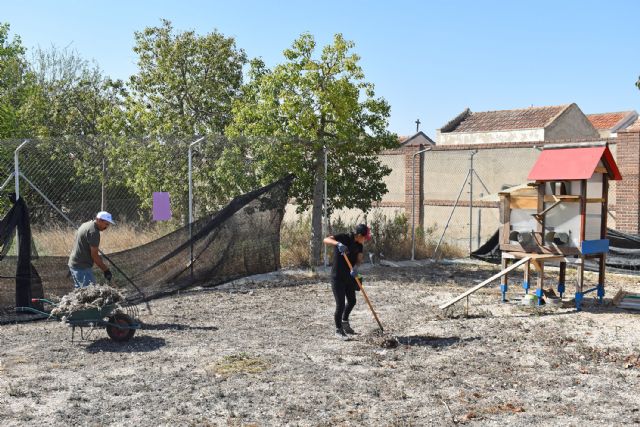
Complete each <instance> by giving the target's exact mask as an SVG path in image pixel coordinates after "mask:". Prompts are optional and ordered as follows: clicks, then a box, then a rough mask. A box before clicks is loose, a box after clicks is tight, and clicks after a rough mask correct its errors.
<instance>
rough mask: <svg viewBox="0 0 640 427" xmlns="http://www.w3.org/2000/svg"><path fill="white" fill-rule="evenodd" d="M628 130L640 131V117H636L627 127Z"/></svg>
mask: <svg viewBox="0 0 640 427" xmlns="http://www.w3.org/2000/svg"><path fill="white" fill-rule="evenodd" d="M625 130H626V131H628V132H640V117H639V118H637V119H636V121H635V122H633V123H632V124H631V125H629V126H628V127H627V128H625Z"/></svg>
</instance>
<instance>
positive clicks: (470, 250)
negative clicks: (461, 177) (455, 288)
mask: <svg viewBox="0 0 640 427" xmlns="http://www.w3.org/2000/svg"><path fill="white" fill-rule="evenodd" d="M477 153H478V150H473V151H472V152H471V155H470V156H469V256H471V252H473V174H474V171H473V156H475V155H476V154H477Z"/></svg>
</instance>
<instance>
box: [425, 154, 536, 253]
mask: <svg viewBox="0 0 640 427" xmlns="http://www.w3.org/2000/svg"><path fill="white" fill-rule="evenodd" d="M539 153H540V152H539V151H538V150H537V149H535V148H531V147H523V148H499V149H485V150H468V151H467V150H437V151H430V152H427V153H426V155H425V157H424V193H423V198H424V202H423V203H424V223H423V226H424V228H425V229H427V230H430V232H431V234H432V235H435V236H437V238H438V241H440V240H441V239H442V241H443V242H448V243H450V244H452V245H455V246H458V247H460V248H465V249H466V251H467V253H468V252H471V251H472V250H475V249H477V248H478V247H479V246H480V245H482V243H484V242H485V241H486V240H488V239H489V238H490V237H491V236H492V235H493V234H494V233H495V231H496V230H497V229H498V226H499V216H498V213H499V212H498V196H497V193H498V192H499V191H501V190H504V189H505V188H508V187H511V186H514V185H519V184H522V183H526V182H527V175H528V173H529V170H530V169H531V167H532V166H533V164H534V163H535V160H536V159H537V157H538V155H539Z"/></svg>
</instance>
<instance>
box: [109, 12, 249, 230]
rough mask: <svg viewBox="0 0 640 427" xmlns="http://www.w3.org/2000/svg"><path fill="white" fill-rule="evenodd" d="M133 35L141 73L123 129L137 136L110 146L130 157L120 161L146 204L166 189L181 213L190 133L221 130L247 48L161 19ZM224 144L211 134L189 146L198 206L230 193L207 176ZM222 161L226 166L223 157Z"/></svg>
mask: <svg viewBox="0 0 640 427" xmlns="http://www.w3.org/2000/svg"><path fill="white" fill-rule="evenodd" d="M135 41H136V44H135V47H134V49H133V50H134V52H135V53H136V54H138V72H137V73H136V74H135V75H133V76H132V77H131V79H130V81H129V86H130V88H131V93H130V95H129V96H128V98H127V101H126V119H125V123H124V129H125V133H126V134H127V135H129V136H131V137H135V138H136V139H135V140H134V141H132V140H131V138H128V139H123V140H122V141H121V143H120V144H119V146H118V148H117V149H116V150H115V151H116V153H117V158H119V159H127V161H126V162H123V163H121V164H120V165H119V168H120V169H121V170H122V175H123V177H124V179H125V180H126V182H127V184H128V185H129V186H130V187H131V188H133V189H135V192H136V194H138V196H139V197H140V198H141V199H142V200H143V203H144V204H145V206H146V205H150V203H151V198H150V195H151V193H152V192H153V191H168V192H169V193H170V194H171V197H172V204H173V205H174V206H175V207H176V209H175V212H176V214H177V215H182V216H183V217H184V218H185V220H186V219H187V216H186V213H187V211H188V181H187V176H188V150H189V145H190V144H191V143H192V142H194V141H195V140H196V137H195V136H194V135H213V134H215V133H221V132H222V131H223V130H224V128H225V126H226V125H227V124H228V123H229V122H230V117H231V104H232V101H233V100H234V99H235V98H236V97H237V96H238V95H239V90H240V86H241V84H242V67H243V65H244V64H245V63H246V55H245V53H244V51H243V50H242V49H238V48H236V46H235V40H234V39H233V38H230V37H225V36H224V35H222V34H220V33H218V32H217V31H214V32H212V33H209V34H207V35H205V36H199V35H197V34H195V33H194V32H193V31H185V32H179V33H176V32H175V31H174V29H173V26H172V24H171V22H169V21H166V20H163V21H162V25H161V26H159V27H148V28H145V29H144V30H143V31H140V32H136V33H135ZM114 123H115V125H116V126H121V123H122V122H120V121H118V120H114ZM141 135H144V137H142V138H141V137H140V136H141ZM224 143H225V141H224V140H223V139H221V138H218V137H213V136H209V137H208V138H207V140H206V141H203V142H201V143H199V144H198V145H196V146H194V147H193V182H194V194H197V202H198V206H199V209H200V210H202V211H206V210H209V211H210V210H215V208H216V207H217V205H218V204H219V203H222V201H224V202H226V201H227V200H228V198H227V197H226V195H227V194H228V193H234V191H233V189H234V187H231V190H230V191H226V190H222V189H221V188H223V185H224V181H222V182H223V184H220V183H219V182H217V181H216V180H215V179H214V177H213V176H212V175H213V172H212V168H214V167H219V166H220V165H216V164H215V163H214V162H215V161H216V160H217V159H219V158H220V155H221V152H222V148H221V145H222V144H224ZM220 164H221V166H222V167H226V165H225V163H224V160H221V161H220ZM221 194H223V195H222V196H221ZM233 195H235V194H233Z"/></svg>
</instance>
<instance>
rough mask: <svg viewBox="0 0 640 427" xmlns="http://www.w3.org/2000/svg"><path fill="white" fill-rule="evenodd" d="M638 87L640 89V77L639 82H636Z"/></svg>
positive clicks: (639, 77)
mask: <svg viewBox="0 0 640 427" xmlns="http://www.w3.org/2000/svg"><path fill="white" fill-rule="evenodd" d="M636 87H637V88H638V89H640V76H638V81H637V82H636Z"/></svg>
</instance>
